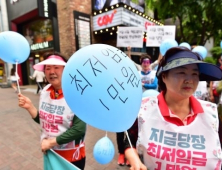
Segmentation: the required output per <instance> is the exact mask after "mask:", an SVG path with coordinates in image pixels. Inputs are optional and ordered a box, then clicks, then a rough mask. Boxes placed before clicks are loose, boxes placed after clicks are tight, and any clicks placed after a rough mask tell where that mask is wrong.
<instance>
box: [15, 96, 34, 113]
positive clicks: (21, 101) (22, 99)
mask: <svg viewBox="0 0 222 170" xmlns="http://www.w3.org/2000/svg"><path fill="white" fill-rule="evenodd" d="M18 105H19V106H20V107H22V108H24V109H27V110H28V109H30V108H31V107H32V106H33V105H32V101H31V100H30V99H29V98H28V97H26V96H24V95H22V94H21V93H19V94H18Z"/></svg>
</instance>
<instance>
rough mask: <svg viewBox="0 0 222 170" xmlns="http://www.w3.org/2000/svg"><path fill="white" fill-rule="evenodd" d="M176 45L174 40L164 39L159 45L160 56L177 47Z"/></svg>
mask: <svg viewBox="0 0 222 170" xmlns="http://www.w3.org/2000/svg"><path fill="white" fill-rule="evenodd" d="M177 46H178V43H177V42H176V40H174V39H165V40H164V41H163V42H162V43H161V44H160V53H161V54H162V55H165V53H166V51H167V50H169V49H170V48H172V47H177Z"/></svg>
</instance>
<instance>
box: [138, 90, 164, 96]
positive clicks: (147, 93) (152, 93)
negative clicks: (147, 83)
mask: <svg viewBox="0 0 222 170" xmlns="http://www.w3.org/2000/svg"><path fill="white" fill-rule="evenodd" d="M158 94H160V93H159V92H158V91H157V90H153V89H149V90H146V91H144V92H143V95H142V97H143V98H144V97H151V96H157V95H158Z"/></svg>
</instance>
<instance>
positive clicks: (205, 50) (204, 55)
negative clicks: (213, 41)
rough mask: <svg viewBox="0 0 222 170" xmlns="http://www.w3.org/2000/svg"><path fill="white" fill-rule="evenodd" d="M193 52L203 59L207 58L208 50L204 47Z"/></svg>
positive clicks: (196, 48)
mask: <svg viewBox="0 0 222 170" xmlns="http://www.w3.org/2000/svg"><path fill="white" fill-rule="evenodd" d="M192 51H193V52H196V53H198V54H199V55H200V56H201V57H202V59H204V58H205V57H206V56H207V49H206V48H205V47H204V46H196V47H194V49H193V50H192Z"/></svg>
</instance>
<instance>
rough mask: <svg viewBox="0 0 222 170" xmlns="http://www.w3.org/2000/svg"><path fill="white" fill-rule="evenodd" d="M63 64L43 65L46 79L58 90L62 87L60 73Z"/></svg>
mask: <svg viewBox="0 0 222 170" xmlns="http://www.w3.org/2000/svg"><path fill="white" fill-rule="evenodd" d="M63 69H64V66H60V65H46V66H45V77H46V79H47V81H48V82H49V83H50V84H51V85H52V86H53V87H54V88H55V90H59V89H61V88H62V86H61V82H62V73H63Z"/></svg>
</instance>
